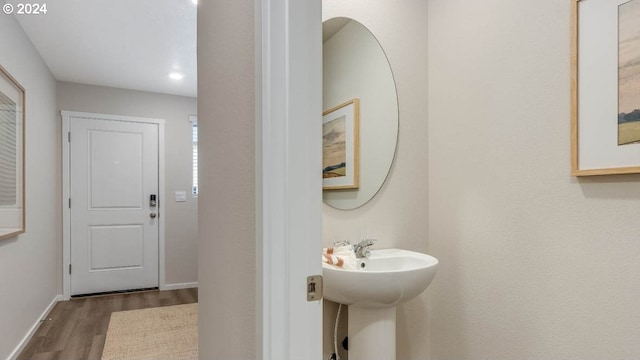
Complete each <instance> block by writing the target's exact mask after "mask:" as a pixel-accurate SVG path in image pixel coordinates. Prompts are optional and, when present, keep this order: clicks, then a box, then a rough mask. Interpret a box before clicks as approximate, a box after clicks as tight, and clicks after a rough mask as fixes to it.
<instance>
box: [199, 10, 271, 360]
mask: <svg viewBox="0 0 640 360" xmlns="http://www.w3.org/2000/svg"><path fill="white" fill-rule="evenodd" d="M254 3H255V2H254V1H253V0H228V1H201V2H200V3H199V4H198V113H199V119H198V121H199V124H198V126H199V129H198V130H199V137H200V139H201V141H200V144H199V145H200V154H199V155H200V163H199V166H200V186H201V192H200V197H199V204H198V206H199V207H198V212H199V223H198V232H199V235H198V243H199V249H198V254H199V269H198V274H199V284H200V291H199V303H200V305H199V306H200V307H199V309H200V313H199V319H198V321H199V323H198V325H199V342H200V343H199V355H200V358H202V359H212V360H213V359H221V360H222V359H256V358H258V357H257V348H256V336H255V334H256V267H255V264H256V237H255V232H256V230H255V227H256V222H255V218H256V216H255V209H256V202H255V172H254V167H255V153H254V151H255V123H256V120H255V109H256V106H255V96H256V93H255V88H256V84H255V78H254V76H255V72H254V58H255V50H254V46H255V42H254V31H253V30H254V26H255V24H254Z"/></svg>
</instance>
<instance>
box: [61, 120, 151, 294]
mask: <svg viewBox="0 0 640 360" xmlns="http://www.w3.org/2000/svg"><path fill="white" fill-rule="evenodd" d="M69 121H70V122H69V128H70V132H71V142H70V152H69V153H70V161H69V162H70V179H71V181H70V183H71V186H70V188H71V189H70V195H71V196H70V197H71V211H70V220H71V221H70V223H71V225H70V226H71V231H70V235H71V236H70V238H71V265H72V272H71V295H78V294H87V293H95V292H105V291H116V290H127V289H137V288H148V287H157V286H158V240H159V238H158V235H159V229H158V225H159V224H158V218H157V217H155V216H154V217H152V214H154V215H155V214H159V211H158V207H157V206H151V204H150V201H149V198H150V196H151V195H152V194H156V195H157V194H158V125H157V124H152V123H136V122H127V121H117V120H110V119H109V118H108V116H105V117H104V118H102V117H98V116H97V115H96V118H76V117H72V118H70V120H69Z"/></svg>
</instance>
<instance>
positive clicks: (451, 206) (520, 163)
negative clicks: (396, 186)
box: [401, 0, 640, 360]
mask: <svg viewBox="0 0 640 360" xmlns="http://www.w3.org/2000/svg"><path fill="white" fill-rule="evenodd" d="M428 4H429V18H428V24H429V42H428V43H429V128H428V132H429V139H428V144H429V148H428V150H429V151H428V153H429V228H428V230H429V252H430V253H432V254H433V255H434V256H436V257H437V258H438V259H440V264H441V267H440V270H439V272H438V275H437V276H436V278H435V280H434V282H433V283H432V284H431V286H430V289H429V290H428V292H429V293H430V294H431V300H432V301H431V303H430V311H429V314H430V317H431V325H430V328H431V329H430V334H431V337H430V339H431V348H432V350H431V358H432V359H438V360H440V359H456V360H464V359H473V360H479V359H492V360H499V359H616V360H619V359H638V358H640V328H639V325H638V324H640V306H639V302H638V299H640V261H639V260H640V255H639V254H640V241H639V237H638V234H640V222H639V221H638V213H639V212H640V201H639V200H640V191H638V190H639V182H640V176H638V175H631V176H608V177H600V178H584V179H576V178H574V177H571V176H570V175H569V167H570V162H569V159H570V158H569V111H570V98H569V95H570V88H569V85H570V83H569V70H570V66H569V64H570V62H569V56H570V53H569V45H570V42H569V29H570V23H569V21H570V13H569V6H570V1H569V0H566V1H564V0H563V1H558V0H540V1H531V2H523V1H509V0H487V1H482V2H478V1H473V0H458V1H451V0H430V1H429V2H428ZM401 100H402V97H401Z"/></svg>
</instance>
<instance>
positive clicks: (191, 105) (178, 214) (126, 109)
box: [57, 82, 198, 286]
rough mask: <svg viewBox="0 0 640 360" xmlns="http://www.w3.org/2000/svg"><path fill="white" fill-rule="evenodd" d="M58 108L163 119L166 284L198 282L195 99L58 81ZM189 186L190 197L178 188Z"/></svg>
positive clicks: (184, 188)
mask: <svg viewBox="0 0 640 360" xmlns="http://www.w3.org/2000/svg"><path fill="white" fill-rule="evenodd" d="M57 89H58V109H59V110H69V111H84V112H94V113H100V114H112V115H124V116H139V117H148V118H157V119H164V120H165V121H166V123H165V157H166V158H165V169H166V170H165V199H160V201H164V204H165V211H166V214H165V216H166V217H165V221H166V222H165V261H166V263H165V283H166V284H167V285H169V286H171V285H175V284H188V283H195V282H197V281H198V270H197V269H198V243H197V227H198V221H197V220H198V198H197V197H193V196H192V195H191V185H192V182H191V180H192V175H191V174H192V167H191V163H192V161H191V159H192V129H191V123H190V122H189V115H196V114H197V100H196V99H195V98H190V97H183V96H175V95H165V94H156V93H150V92H143V91H134V90H125V89H117V88H111V87H104V86H93V85H81V84H74V83H67V82H58V88H57ZM176 191H185V192H186V193H187V201H186V202H176V201H175V196H174V193H175V192H176Z"/></svg>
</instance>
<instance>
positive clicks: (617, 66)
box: [571, 0, 640, 176]
mask: <svg viewBox="0 0 640 360" xmlns="http://www.w3.org/2000/svg"><path fill="white" fill-rule="evenodd" d="M571 6H572V21H571V24H572V25H571V26H572V34H571V174H572V175H574V176H589V175H611V174H631V173H640V0H571Z"/></svg>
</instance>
